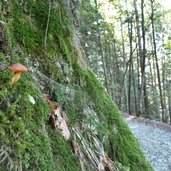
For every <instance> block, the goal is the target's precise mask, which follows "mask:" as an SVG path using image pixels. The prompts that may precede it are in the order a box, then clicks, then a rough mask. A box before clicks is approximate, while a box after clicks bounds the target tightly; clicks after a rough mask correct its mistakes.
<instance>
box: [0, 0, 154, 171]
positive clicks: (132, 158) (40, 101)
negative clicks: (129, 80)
mask: <svg viewBox="0 0 171 171" xmlns="http://www.w3.org/2000/svg"><path fill="white" fill-rule="evenodd" d="M1 5H4V4H2V3H1ZM5 5H7V6H8V10H9V12H8V14H6V13H1V14H0V19H1V20H3V21H4V22H5V33H6V36H7V40H8V53H7V54H1V55H0V62H2V63H3V64H4V65H5V66H6V67H2V68H0V170H36V171H37V170H40V171H54V170H55V171H57V170H59V171H65V170H67V171H79V170H81V166H80V162H79V157H78V156H75V155H74V153H73V149H72V145H71V141H72V140H73V139H74V140H77V141H78V144H80V150H81V151H82V156H85V157H84V159H85V160H87V163H86V164H85V168H86V170H95V168H97V166H94V165H92V163H91V162H90V161H88V156H86V155H87V153H86V152H85V151H86V149H85V146H83V145H82V142H81V139H80V138H78V137H79V136H78V135H77V134H76V131H75V132H74V131H73V132H71V134H72V136H71V137H70V139H69V140H67V141H66V140H65V139H64V138H63V137H62V135H61V134H60V133H59V132H57V131H56V130H55V129H54V128H53V127H52V126H51V124H50V123H49V118H50V108H49V106H48V103H47V102H46V100H45V99H44V97H43V93H48V94H50V96H51V99H52V100H53V101H56V102H58V103H60V105H62V108H63V110H64V111H65V112H66V113H67V116H68V118H69V122H70V125H71V127H72V128H79V129H77V130H79V131H80V132H79V134H80V135H81V136H82V138H83V139H87V142H89V141H90V142H91V140H89V138H90V135H95V137H97V138H98V141H101V142H102V146H103V147H104V151H105V154H106V155H107V156H109V157H110V159H112V160H113V162H115V164H114V165H115V166H116V167H117V168H122V169H123V168H124V167H123V166H125V169H126V168H127V169H129V168H130V170H131V171H144V170H145V171H148V170H149V171H150V170H152V168H151V166H150V164H149V162H148V161H147V160H146V158H145V157H144V155H143V153H142V151H141V150H140V147H139V145H138V143H137V141H136V140H135V139H134V137H133V135H132V133H131V132H130V130H129V128H128V127H127V125H126V123H125V122H124V121H123V119H122V117H121V116H120V114H119V112H118V109H117V107H116V106H115V105H114V104H113V102H112V100H111V98H110V97H109V96H108V95H107V93H106V92H105V90H104V88H103V86H102V85H101V84H100V83H99V82H98V81H97V79H96V78H95V76H94V74H93V73H92V72H91V71H90V70H89V69H83V68H81V67H80V66H79V64H78V56H80V54H79V55H78V53H77V49H76V47H74V46H73V44H72V42H73V40H72V39H73V32H74V29H73V25H72V22H71V16H70V14H69V11H68V9H67V7H66V4H65V3H64V2H63V1H57V0H54V1H52V2H51V4H49V2H48V1H45V0H36V1H34V0H27V1H26V0H25V1H20V0H17V1H15V3H13V2H11V3H10V4H5ZM48 18H49V19H48ZM48 20H49V23H48ZM46 31H47V34H45V33H46ZM45 41H46V43H45ZM16 62H17V63H18V62H20V63H23V64H25V65H26V66H27V67H29V70H30V71H29V72H28V73H24V74H22V77H21V79H20V80H19V81H18V82H17V84H16V85H15V86H13V85H11V80H12V77H13V73H11V71H10V70H9V69H8V66H9V65H10V64H12V63H16ZM87 106H88V108H89V109H91V110H92V111H93V112H92V113H93V116H91V112H90V114H86V112H85V111H86V110H85V108H86V107H87ZM88 115H90V116H91V117H90V116H88ZM97 118H98V119H97ZM87 123H90V125H92V126H93V129H91V128H89V127H86V124H87ZM73 130H74V129H73ZM90 144H91V143H90ZM90 144H88V146H90ZM83 147H84V148H83ZM86 147H87V146H86ZM90 148H91V149H94V148H96V147H95V146H94V147H93V145H92V146H91V147H90ZM96 155H97V157H99V156H98V154H96ZM122 169H120V170H122Z"/></svg>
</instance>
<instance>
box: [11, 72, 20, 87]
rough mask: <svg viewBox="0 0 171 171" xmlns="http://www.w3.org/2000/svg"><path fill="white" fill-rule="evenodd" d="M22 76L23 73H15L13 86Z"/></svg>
mask: <svg viewBox="0 0 171 171" xmlns="http://www.w3.org/2000/svg"><path fill="white" fill-rule="evenodd" d="M20 76H21V72H15V73H14V77H13V79H12V85H15V84H16V82H17V81H18V80H19V79H20Z"/></svg>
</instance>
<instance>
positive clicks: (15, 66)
mask: <svg viewBox="0 0 171 171" xmlns="http://www.w3.org/2000/svg"><path fill="white" fill-rule="evenodd" d="M9 68H10V70H11V71H13V72H14V77H13V79H12V85H15V84H16V82H17V81H18V80H19V79H20V76H21V73H22V72H27V71H28V68H26V67H25V66H24V65H22V64H13V65H11V66H10V67H9Z"/></svg>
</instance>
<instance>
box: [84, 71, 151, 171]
mask: <svg viewBox="0 0 171 171" xmlns="http://www.w3.org/2000/svg"><path fill="white" fill-rule="evenodd" d="M84 73H85V75H84V74H82V77H83V78H82V79H84V80H85V82H86V84H85V90H86V91H87V92H88V93H89V94H90V95H91V97H92V99H94V102H95V104H96V107H95V109H94V110H95V111H96V112H97V113H98V114H99V115H100V116H99V117H100V118H101V122H102V123H103V122H105V123H106V122H107V125H108V130H109V132H110V135H109V144H110V147H108V148H107V149H106V150H108V153H109V156H110V157H111V158H112V159H113V160H117V161H119V162H120V163H122V165H124V166H127V167H130V169H131V171H137V170H139V171H144V170H148V171H151V170H152V168H151V166H150V164H149V162H148V161H147V159H146V158H145V156H144V154H143V153H142V152H141V150H140V147H139V144H138V142H137V141H136V140H135V138H134V137H133V135H132V133H131V131H130V130H129V128H128V126H127V124H126V123H125V122H124V121H123V119H122V118H121V115H120V113H119V111H118V109H117V107H116V106H115V105H114V104H113V102H112V100H111V98H110V97H109V96H108V95H107V93H106V92H105V90H104V88H103V87H102V85H101V84H100V83H99V82H98V80H97V79H96V78H95V76H94V74H93V73H92V72H91V71H89V70H87V71H85V72H84ZM102 133H103V132H102Z"/></svg>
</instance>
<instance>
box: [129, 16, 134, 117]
mask: <svg viewBox="0 0 171 171" xmlns="http://www.w3.org/2000/svg"><path fill="white" fill-rule="evenodd" d="M128 32H129V43H130V57H129V60H130V62H129V83H128V86H129V87H128V107H129V114H130V115H131V114H132V108H131V79H132V62H133V61H132V41H133V37H132V16H131V17H130V21H129V22H128Z"/></svg>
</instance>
